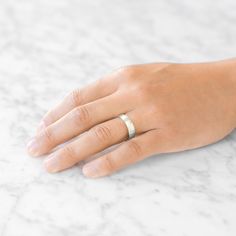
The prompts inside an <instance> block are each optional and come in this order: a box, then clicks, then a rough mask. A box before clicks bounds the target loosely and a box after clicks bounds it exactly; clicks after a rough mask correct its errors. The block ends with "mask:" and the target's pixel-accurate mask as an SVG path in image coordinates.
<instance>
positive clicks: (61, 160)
mask: <svg viewBox="0 0 236 236" xmlns="http://www.w3.org/2000/svg"><path fill="white" fill-rule="evenodd" d="M127 115H128V116H129V118H130V119H131V120H132V122H133V123H134V125H135V127H136V135H139V134H141V133H143V132H145V131H146V130H143V129H142V127H141V126H140V124H141V122H140V120H139V119H137V117H140V116H138V115H137V112H136V111H132V112H129V113H128V114H127ZM127 137H128V131H127V128H126V126H125V124H124V122H123V121H122V120H121V119H120V118H115V119H112V120H109V121H106V122H104V123H101V124H99V125H96V126H94V127H93V128H91V129H90V130H89V131H87V132H86V133H84V135H82V136H80V137H78V138H77V140H75V141H73V142H71V143H69V144H67V145H66V146H65V147H63V148H61V149H59V150H58V151H55V152H54V153H53V154H51V155H50V156H49V157H48V158H47V159H46V160H45V168H46V169H47V171H49V172H58V171H61V170H64V169H67V168H69V167H71V166H73V165H75V164H76V163H78V162H79V161H81V160H84V159H86V158H88V157H89V156H91V155H94V154H96V153H98V152H100V151H103V150H104V149H106V148H108V147H110V146H112V145H114V144H117V143H120V142H122V141H125V140H126V139H127Z"/></svg>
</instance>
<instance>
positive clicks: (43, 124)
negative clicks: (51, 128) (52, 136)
mask: <svg viewBox="0 0 236 236" xmlns="http://www.w3.org/2000/svg"><path fill="white" fill-rule="evenodd" d="M45 127H46V125H45V122H44V121H41V122H40V123H39V126H38V128H37V133H39V132H40V131H42V130H43V129H45Z"/></svg>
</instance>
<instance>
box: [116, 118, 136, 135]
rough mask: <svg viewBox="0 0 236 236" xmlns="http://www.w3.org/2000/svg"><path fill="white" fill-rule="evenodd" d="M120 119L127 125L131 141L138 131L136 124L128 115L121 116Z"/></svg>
mask: <svg viewBox="0 0 236 236" xmlns="http://www.w3.org/2000/svg"><path fill="white" fill-rule="evenodd" d="M119 118H120V119H121V120H122V121H123V122H124V123H125V125H126V127H127V130H128V135H129V139H131V138H133V137H135V134H136V130H135V127H134V123H133V122H132V120H131V119H130V118H129V117H128V116H127V115H126V114H121V115H119Z"/></svg>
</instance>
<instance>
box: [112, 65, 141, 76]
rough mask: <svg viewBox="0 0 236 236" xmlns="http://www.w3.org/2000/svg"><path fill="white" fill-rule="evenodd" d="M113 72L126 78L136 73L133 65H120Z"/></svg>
mask: <svg viewBox="0 0 236 236" xmlns="http://www.w3.org/2000/svg"><path fill="white" fill-rule="evenodd" d="M115 72H116V74H117V75H119V76H121V77H126V78H130V77H133V76H134V75H135V74H136V70H135V67H134V66H124V67H120V68H118V69H117V70H116V71H115Z"/></svg>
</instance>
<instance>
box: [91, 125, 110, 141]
mask: <svg viewBox="0 0 236 236" xmlns="http://www.w3.org/2000/svg"><path fill="white" fill-rule="evenodd" d="M91 131H92V133H93V135H94V136H95V137H96V138H97V139H98V140H99V141H100V142H103V143H104V142H107V141H109V140H110V139H111V137H112V133H111V130H110V128H108V127H107V126H105V125H98V126H95V127H94V128H92V129H91Z"/></svg>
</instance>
